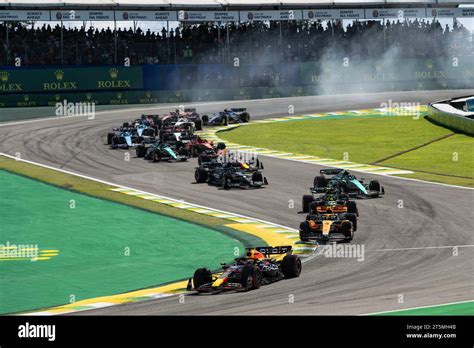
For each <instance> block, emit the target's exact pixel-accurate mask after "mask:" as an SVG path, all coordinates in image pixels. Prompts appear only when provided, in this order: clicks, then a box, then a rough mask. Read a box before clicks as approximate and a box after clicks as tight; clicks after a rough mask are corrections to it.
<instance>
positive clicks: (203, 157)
mask: <svg viewBox="0 0 474 348" xmlns="http://www.w3.org/2000/svg"><path fill="white" fill-rule="evenodd" d="M210 161H211V158H210V157H209V156H206V155H199V157H198V165H200V166H201V165H202V164H203V163H207V162H210Z"/></svg>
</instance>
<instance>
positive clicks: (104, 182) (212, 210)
mask: <svg viewBox="0 0 474 348" xmlns="http://www.w3.org/2000/svg"><path fill="white" fill-rule="evenodd" d="M0 156H4V157H7V158H10V159H14V160H16V161H20V162H25V163H29V164H33V165H36V166H39V167H43V168H48V169H51V170H55V171H58V172H62V173H66V174H70V175H74V176H77V177H80V178H84V179H88V180H92V181H95V182H100V183H102V184H106V185H110V186H114V187H116V188H118V189H122V190H125V191H127V190H130V191H134V192H137V193H139V194H143V195H150V196H156V197H159V198H160V199H161V200H169V201H170V202H173V203H180V204H183V203H184V204H188V205H190V206H192V207H196V208H197V209H205V210H209V211H210V212H217V213H222V214H229V215H232V216H235V217H237V218H241V219H242V220H249V221H250V220H252V222H255V221H256V222H259V223H262V224H268V225H273V226H275V227H279V228H282V229H286V230H289V231H294V232H298V230H296V229H294V228H291V227H288V226H284V225H280V224H277V223H274V222H270V221H266V220H262V219H257V218H253V217H248V216H245V215H241V214H236V213H230V212H228V211H224V210H220V209H215V208H210V207H206V206H203V205H201V204H195V203H190V202H185V201H184V200H182V199H176V198H171V197H166V196H162V195H158V194H155V193H150V192H146V191H141V190H138V189H134V188H131V187H128V186H123V185H120V184H114V183H112V182H109V181H105V180H101V179H97V178H93V177H91V176H88V175H83V174H79V173H76V172H72V171H69V170H65V169H60V168H55V167H52V166H49V165H46V164H42V163H38V162H33V161H29V160H25V159H21V158H16V157H15V156H11V155H8V154H5V153H2V152H0Z"/></svg>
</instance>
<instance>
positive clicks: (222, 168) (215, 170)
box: [194, 157, 268, 189]
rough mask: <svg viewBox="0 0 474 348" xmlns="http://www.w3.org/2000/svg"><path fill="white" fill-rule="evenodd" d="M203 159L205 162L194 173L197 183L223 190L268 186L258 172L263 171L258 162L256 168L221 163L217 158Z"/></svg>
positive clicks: (247, 165) (246, 165) (234, 163)
mask: <svg viewBox="0 0 474 348" xmlns="http://www.w3.org/2000/svg"><path fill="white" fill-rule="evenodd" d="M205 158H206V161H202V162H201V166H199V167H197V168H196V171H195V172H194V178H195V179H196V182H197V183H205V182H207V183H208V184H210V185H216V186H220V187H222V188H224V189H230V188H232V187H236V188H259V187H262V186H263V185H268V180H267V178H265V177H264V176H263V174H262V172H261V171H260V169H263V165H262V164H261V163H260V162H258V165H257V166H252V165H249V164H248V163H244V162H240V161H230V162H221V161H220V160H219V158H209V157H205ZM200 159H201V158H200Z"/></svg>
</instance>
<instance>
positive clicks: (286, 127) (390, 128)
mask: <svg viewBox="0 0 474 348" xmlns="http://www.w3.org/2000/svg"><path fill="white" fill-rule="evenodd" d="M451 133H452V131H451V130H449V129H446V128H443V127H439V126H437V125H434V124H433V123H431V122H429V121H428V120H426V119H424V118H422V117H420V118H418V119H414V118H413V117H409V116H392V117H352V118H338V119H324V118H319V119H317V118H316V119H311V120H302V121H289V122H276V123H265V124H254V125H247V126H245V127H238V128H235V129H232V130H230V131H225V132H220V133H219V137H220V138H222V139H224V140H226V141H230V142H233V143H237V144H241V145H249V146H255V147H262V148H267V149H271V150H278V151H284V152H292V153H297V154H304V155H312V156H318V157H323V158H331V159H336V160H346V161H351V162H355V163H363V164H372V163H376V164H377V165H381V166H390V167H395V168H400V169H408V170H412V171H415V172H416V173H415V174H409V175H405V176H408V177H412V178H418V179H422V180H428V181H435V182H443V183H448V184H454V185H462V186H469V187H474V139H473V137H471V136H467V135H464V134H454V135H452V136H450V137H447V138H445V139H442V140H438V141H437V139H439V138H441V137H443V136H446V135H449V134H451ZM431 141H434V142H433V143H430V142H431ZM427 143H430V144H427ZM424 144H427V145H425V146H422V147H420V148H418V149H416V147H417V146H420V145H424ZM404 151H408V152H406V153H403V152H404ZM391 156H395V157H393V158H389V159H387V158H388V157H391Z"/></svg>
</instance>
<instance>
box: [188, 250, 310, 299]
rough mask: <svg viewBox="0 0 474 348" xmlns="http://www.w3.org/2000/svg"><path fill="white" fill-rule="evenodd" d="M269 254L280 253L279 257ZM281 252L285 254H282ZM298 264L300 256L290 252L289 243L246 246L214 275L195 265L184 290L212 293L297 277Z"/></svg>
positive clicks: (299, 263) (206, 269) (247, 288)
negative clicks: (273, 245)
mask: <svg viewBox="0 0 474 348" xmlns="http://www.w3.org/2000/svg"><path fill="white" fill-rule="evenodd" d="M271 255H280V259H276V258H272V257H271ZM281 255H285V256H284V257H283V258H281ZM301 268H302V267H301V260H300V258H299V257H298V256H296V255H293V254H292V253H291V246H279V247H257V248H249V249H247V252H246V254H245V256H244V257H238V258H236V259H235V260H234V262H232V263H230V264H224V265H223V272H222V273H221V274H219V275H213V274H212V272H211V271H210V270H209V269H208V268H199V269H197V270H196V271H195V272H194V276H193V278H192V279H189V281H188V286H187V290H188V291H191V290H194V291H197V292H199V293H212V294H216V293H219V292H222V291H229V290H236V291H248V290H251V289H258V288H259V287H260V285H264V284H269V283H273V282H276V281H279V280H282V279H285V278H295V277H299V275H300V273H301Z"/></svg>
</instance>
